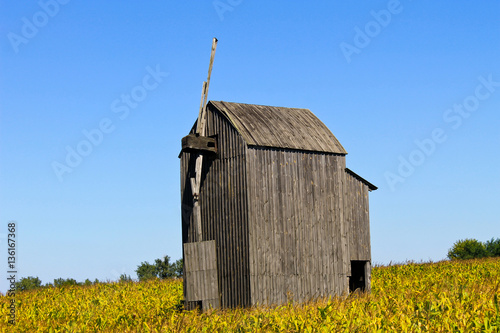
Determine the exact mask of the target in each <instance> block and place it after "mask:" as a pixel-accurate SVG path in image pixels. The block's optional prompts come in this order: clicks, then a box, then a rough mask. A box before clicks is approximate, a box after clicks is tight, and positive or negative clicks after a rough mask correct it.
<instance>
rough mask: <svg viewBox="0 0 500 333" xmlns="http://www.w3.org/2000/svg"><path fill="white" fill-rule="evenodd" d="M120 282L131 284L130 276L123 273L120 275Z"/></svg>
mask: <svg viewBox="0 0 500 333" xmlns="http://www.w3.org/2000/svg"><path fill="white" fill-rule="evenodd" d="M120 282H132V278H131V277H130V275H127V274H125V273H123V274H121V275H120Z"/></svg>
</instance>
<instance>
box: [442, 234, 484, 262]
mask: <svg viewBox="0 0 500 333" xmlns="http://www.w3.org/2000/svg"><path fill="white" fill-rule="evenodd" d="M487 256H488V252H487V251H486V247H485V245H484V244H483V243H481V242H480V241H478V240H476V239H464V240H459V241H457V242H455V244H453V247H452V248H451V249H450V250H449V251H448V258H449V259H451V260H454V259H474V258H484V257H487Z"/></svg>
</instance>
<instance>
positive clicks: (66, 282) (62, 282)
mask: <svg viewBox="0 0 500 333" xmlns="http://www.w3.org/2000/svg"><path fill="white" fill-rule="evenodd" d="M80 284H81V283H78V282H77V281H76V280H75V279H71V278H68V279H63V278H58V279H54V287H66V286H79V285H80Z"/></svg>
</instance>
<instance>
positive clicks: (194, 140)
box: [182, 134, 217, 155]
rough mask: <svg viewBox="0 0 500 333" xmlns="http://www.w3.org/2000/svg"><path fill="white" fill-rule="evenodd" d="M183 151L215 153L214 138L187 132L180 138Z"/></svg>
mask: <svg viewBox="0 0 500 333" xmlns="http://www.w3.org/2000/svg"><path fill="white" fill-rule="evenodd" d="M182 151H183V152H197V153H200V154H209V155H210V154H213V155H214V154H217V144H216V141H215V138H213V137H212V138H211V137H206V136H198V135H196V134H189V135H187V136H185V137H183V138H182Z"/></svg>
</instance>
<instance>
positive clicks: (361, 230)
mask: <svg viewBox="0 0 500 333" xmlns="http://www.w3.org/2000/svg"><path fill="white" fill-rule="evenodd" d="M344 189H345V192H344V198H345V199H344V207H345V209H344V218H345V221H346V225H347V226H348V230H349V252H350V259H349V260H368V261H370V260H371V246H370V218H369V212H368V186H367V185H366V184H364V183H363V182H361V181H360V180H358V179H356V178H355V177H354V176H352V175H351V174H349V173H347V172H346V173H345V187H344Z"/></svg>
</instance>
